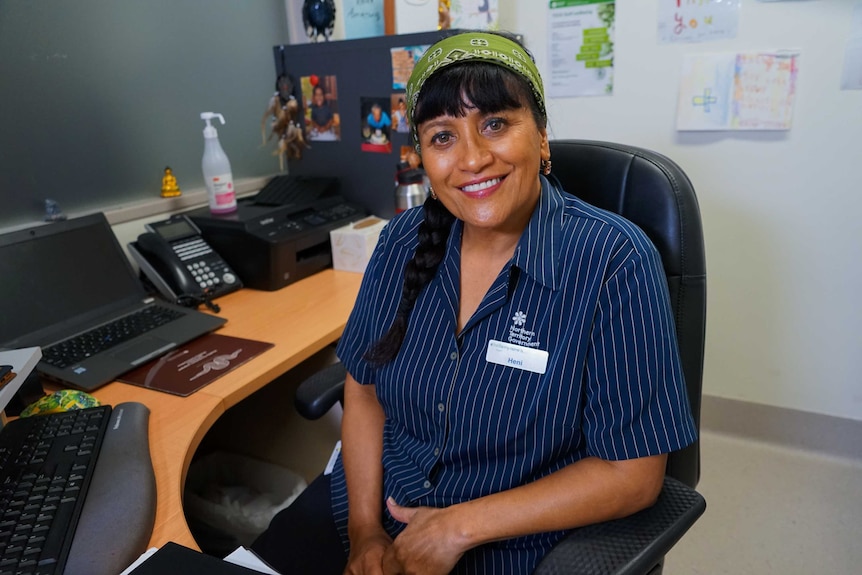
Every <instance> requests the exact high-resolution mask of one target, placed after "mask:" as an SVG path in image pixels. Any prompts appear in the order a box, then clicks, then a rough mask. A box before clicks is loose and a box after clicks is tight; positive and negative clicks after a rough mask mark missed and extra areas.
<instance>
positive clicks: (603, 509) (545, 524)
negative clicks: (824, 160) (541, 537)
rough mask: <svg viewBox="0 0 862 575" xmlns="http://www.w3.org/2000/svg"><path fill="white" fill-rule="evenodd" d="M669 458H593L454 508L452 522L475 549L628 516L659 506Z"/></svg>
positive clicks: (660, 456) (468, 545)
mask: <svg viewBox="0 0 862 575" xmlns="http://www.w3.org/2000/svg"><path fill="white" fill-rule="evenodd" d="M666 459H667V456H666V455H657V456H653V457H644V458H640V459H633V460H628V461H615V462H612V461H603V460H600V459H596V458H588V459H585V460H582V461H579V462H577V463H574V464H572V465H570V466H568V467H566V468H564V469H561V470H560V471H557V472H556V473H553V474H551V475H549V476H547V477H544V478H542V479H540V480H538V481H535V482H532V483H529V484H527V485H523V486H521V487H517V488H515V489H510V490H508V491H503V492H500V493H496V494H494V495H489V496H486V497H482V498H479V499H476V500H474V501H469V502H466V503H463V504H461V505H456V506H453V507H452V508H450V509H449V511H450V512H451V513H452V514H453V515H452V516H451V517H450V519H451V520H452V522H453V524H454V525H455V526H456V529H457V530H458V531H459V533H460V535H461V536H462V537H463V538H464V541H465V543H466V545H467V547H475V546H477V545H481V544H482V543H487V542H489V541H496V540H501V539H509V538H512V537H518V536H522V535H527V534H531V533H539V532H544V531H556V530H562V529H571V528H574V527H580V526H584V525H589V524H592V523H598V522H602V521H608V520H611V519H616V518H619V517H625V516H627V515H631V514H632V513H635V512H637V511H640V510H641V509H644V508H646V507H649V506H650V505H652V504H653V503H654V502H655V499H656V498H657V497H658V494H659V492H660V490H661V486H662V481H663V478H664V470H665V462H666Z"/></svg>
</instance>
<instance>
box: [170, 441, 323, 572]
mask: <svg viewBox="0 0 862 575" xmlns="http://www.w3.org/2000/svg"><path fill="white" fill-rule="evenodd" d="M306 487H307V485H306V482H305V480H304V479H303V478H302V477H300V476H299V475H297V474H296V473H294V472H293V471H291V470H289V469H285V468H284V467H281V466H279V465H275V464H272V463H267V462H265V461H260V460H258V459H254V458H251V457H248V456H245V455H239V454H236V453H228V452H223V451H216V452H213V453H210V454H208V455H206V456H204V457H201V458H200V459H197V460H196V461H194V462H193V463H192V464H191V466H190V467H189V473H188V477H187V478H186V486H185V491H184V494H183V507H184V509H185V513H186V520H187V521H188V524H189V528H190V530H191V532H192V535H194V537H195V541H197V544H198V545H199V546H200V548H201V550H202V551H203V552H204V553H207V554H210V555H215V556H217V557H224V556H225V555H227V554H228V553H230V552H231V551H233V550H234V549H236V548H237V547H238V546H240V545H245V546H248V545H251V543H252V542H253V541H254V540H255V538H256V537H257V536H258V535H260V534H261V533H263V531H264V530H265V529H266V528H267V527H268V526H269V522H270V521H271V520H272V518H273V517H274V516H275V514H276V513H278V512H279V511H281V510H282V509H284V508H285V507H287V506H288V505H290V504H291V502H293V500H294V499H296V497H297V496H298V495H299V494H300V493H302V491H303V490H304V489H305V488H306Z"/></svg>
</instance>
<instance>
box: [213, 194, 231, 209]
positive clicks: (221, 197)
mask: <svg viewBox="0 0 862 575" xmlns="http://www.w3.org/2000/svg"><path fill="white" fill-rule="evenodd" d="M215 201H216V203H217V204H218V205H220V206H222V205H224V204H232V203H234V202H235V201H236V194H234V193H233V192H226V193H221V194H218V195H217V196H216V197H215Z"/></svg>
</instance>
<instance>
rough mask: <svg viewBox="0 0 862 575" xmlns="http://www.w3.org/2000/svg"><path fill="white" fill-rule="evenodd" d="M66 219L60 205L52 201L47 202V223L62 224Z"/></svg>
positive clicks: (47, 200)
mask: <svg viewBox="0 0 862 575" xmlns="http://www.w3.org/2000/svg"><path fill="white" fill-rule="evenodd" d="M65 219H66V214H64V213H63V210H61V209H60V204H58V203H57V202H56V201H54V200H51V199H46V200H45V221H46V222H61V221H63V220H65Z"/></svg>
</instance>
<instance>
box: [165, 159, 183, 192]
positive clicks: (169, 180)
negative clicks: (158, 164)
mask: <svg viewBox="0 0 862 575" xmlns="http://www.w3.org/2000/svg"><path fill="white" fill-rule="evenodd" d="M182 193H183V192H182V190H180V186H179V185H178V184H177V178H176V176H174V173H173V171H171V167H170V166H166V167H165V175H164V176H162V197H163V198H174V197H176V196H179V195H182Z"/></svg>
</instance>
